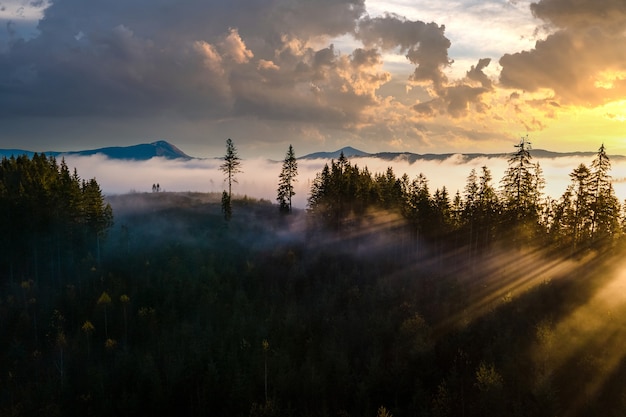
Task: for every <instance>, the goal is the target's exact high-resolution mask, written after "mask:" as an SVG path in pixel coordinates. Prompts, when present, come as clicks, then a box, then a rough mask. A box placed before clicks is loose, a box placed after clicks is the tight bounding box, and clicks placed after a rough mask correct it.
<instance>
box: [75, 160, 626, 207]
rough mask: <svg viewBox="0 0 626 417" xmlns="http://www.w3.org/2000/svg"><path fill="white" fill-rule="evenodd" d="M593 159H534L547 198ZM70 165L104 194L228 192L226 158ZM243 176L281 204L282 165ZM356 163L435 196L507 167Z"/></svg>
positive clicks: (299, 203) (312, 166)
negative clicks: (420, 180)
mask: <svg viewBox="0 0 626 417" xmlns="http://www.w3.org/2000/svg"><path fill="white" fill-rule="evenodd" d="M591 160H592V158H588V157H582V156H576V157H560V158H553V159H547V158H534V159H533V162H538V163H539V164H540V166H541V168H542V170H543V174H544V178H545V180H546V188H545V190H544V193H545V194H546V195H549V196H551V197H553V198H557V199H558V198H559V197H560V196H561V195H562V194H563V192H564V191H565V189H566V188H567V186H568V184H569V183H570V177H569V174H570V173H571V172H572V171H573V170H574V169H575V168H576V167H577V166H578V165H579V164H581V163H583V164H585V165H587V166H590V165H591ZM65 161H66V163H67V165H68V166H69V167H70V169H72V168H74V167H75V168H76V169H77V170H78V174H79V176H80V177H81V178H84V179H89V178H94V177H95V178H96V179H97V181H98V183H99V184H100V186H101V187H102V191H103V192H104V194H107V195H113V194H125V193H129V192H152V185H153V184H159V186H160V190H161V191H170V192H176V191H198V192H221V191H222V190H224V189H226V187H227V184H226V182H225V176H224V174H223V173H222V172H221V171H220V169H219V166H220V164H221V163H222V162H223V161H222V160H221V159H193V160H168V159H164V158H153V159H151V160H149V161H127V160H112V159H108V158H106V157H104V156H102V155H94V156H87V157H84V156H66V157H65ZM241 162H242V164H241V168H242V170H243V172H242V173H240V174H237V176H236V179H237V183H236V184H233V193H235V194H237V195H246V196H249V197H254V198H258V199H265V200H270V201H272V202H275V201H276V188H277V185H278V175H279V174H280V171H281V168H282V161H279V162H275V161H268V160H266V159H261V158H259V159H246V160H242V161H241ZM329 162H330V161H329V160H323V159H316V160H299V161H298V177H297V182H296V183H295V184H294V186H295V192H296V195H295V197H294V201H293V204H294V206H295V207H299V208H305V207H306V200H307V197H308V195H309V190H310V187H311V182H312V181H313V180H314V179H315V176H316V174H317V173H319V172H320V171H321V170H322V168H323V167H324V164H326V163H329ZM350 162H351V163H352V164H356V165H357V166H358V167H359V168H365V167H367V168H368V169H369V171H370V172H371V173H372V174H375V173H383V172H385V171H386V170H387V168H388V167H392V168H393V170H394V172H395V174H396V176H397V177H401V176H402V175H403V174H405V173H406V174H407V175H408V176H409V178H411V179H413V178H415V177H416V176H417V175H419V174H420V173H422V174H424V175H425V176H426V178H427V179H428V183H429V188H430V191H431V193H434V191H435V190H436V189H441V188H443V187H446V188H447V190H448V192H449V194H450V195H451V196H452V195H454V194H455V193H456V191H457V190H459V191H460V192H461V194H463V189H464V187H465V184H466V181H467V177H468V175H469V173H470V171H471V170H472V169H476V171H477V173H479V174H480V170H481V168H482V167H483V166H487V167H488V168H489V170H490V171H491V174H492V176H493V182H492V183H493V185H494V186H495V187H496V188H498V187H499V185H500V180H501V179H502V177H503V176H504V172H505V171H506V169H507V166H508V163H507V160H506V159H502V158H486V157H485V158H476V159H471V160H467V159H466V158H464V157H463V156H461V155H453V156H451V157H450V158H448V159H446V160H444V161H417V162H415V163H413V164H410V163H408V162H407V161H404V160H394V161H387V160H383V159H379V158H354V159H351V160H350ZM611 163H612V170H611V172H610V174H611V176H612V178H613V187H614V188H615V192H616V194H617V196H618V198H619V199H620V201H624V199H625V198H626V161H622V160H619V161H614V160H612V161H611Z"/></svg>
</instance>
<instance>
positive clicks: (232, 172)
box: [220, 138, 243, 198]
mask: <svg viewBox="0 0 626 417" xmlns="http://www.w3.org/2000/svg"><path fill="white" fill-rule="evenodd" d="M220 169H221V170H222V172H223V173H224V175H226V181H228V197H229V198H232V196H233V183H236V182H237V178H236V177H235V176H236V175H237V174H239V173H241V172H243V171H242V170H241V158H239V155H238V154H237V148H236V147H235V144H234V143H233V141H232V139H230V138H228V139H226V154H225V155H224V162H223V163H222V165H220Z"/></svg>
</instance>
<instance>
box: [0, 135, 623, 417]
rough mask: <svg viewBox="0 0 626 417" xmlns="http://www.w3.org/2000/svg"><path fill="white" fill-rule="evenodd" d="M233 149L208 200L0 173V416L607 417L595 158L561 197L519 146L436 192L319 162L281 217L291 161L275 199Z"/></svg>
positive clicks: (610, 229) (611, 360)
mask: <svg viewBox="0 0 626 417" xmlns="http://www.w3.org/2000/svg"><path fill="white" fill-rule="evenodd" d="M232 145H233V144H232V142H230V143H229V144H228V146H229V147H228V148H227V154H226V157H225V158H224V165H222V167H221V169H222V171H223V172H224V174H225V176H227V180H228V182H227V183H228V185H227V187H228V192H227V191H224V193H222V194H218V193H194V192H187V193H169V192H152V193H129V194H123V195H111V196H105V195H103V192H102V190H101V189H100V186H99V184H98V182H97V181H96V179H90V180H85V179H82V178H81V177H80V176H79V173H78V172H76V170H74V171H73V172H72V171H71V170H70V169H69V167H68V166H67V165H66V164H65V162H64V161H61V162H58V161H57V160H55V159H54V158H50V157H46V156H43V155H37V154H35V155H34V156H33V157H32V158H28V157H26V156H18V157H12V158H8V159H7V158H5V159H3V160H2V161H1V162H0V210H1V211H2V216H0V230H1V233H2V239H1V241H0V244H1V245H2V250H1V251H0V341H1V344H0V387H1V388H2V389H1V390H0V416H32V415H45V416H81V417H82V416H111V415H116V416H117V415H119V416H136V415H177V416H200V415H218V416H250V417H260V416H311V417H312V416H338V417H348V416H353V417H356V416H363V417H367V416H371V417H390V416H395V417H402V416H424V417H426V416H433V417H443V416H463V417H465V416H467V417H470V416H597V415H606V416H619V415H625V414H626V390H625V388H624V386H623V382H622V381H624V380H625V378H626V360H625V353H624V350H623V346H624V342H626V319H624V317H626V316H625V315H624V314H623V313H624V312H625V311H624V310H625V308H626V291H625V290H626V275H624V272H623V270H625V269H624V265H623V263H624V256H623V255H624V251H625V250H626V249H625V246H624V236H625V233H624V232H625V230H626V221H625V220H624V217H625V216H624V210H623V209H624V205H623V204H621V203H620V202H619V200H618V198H617V197H616V195H615V193H614V190H613V186H612V179H611V176H610V169H611V165H610V158H609V157H608V156H607V153H606V150H605V148H604V146H601V147H600V149H599V150H598V152H597V154H596V155H595V157H594V158H593V159H592V160H591V161H589V165H588V166H587V165H585V164H581V165H579V166H578V167H574V168H573V170H572V172H571V174H570V180H571V182H570V185H569V186H568V188H567V189H566V190H565V191H564V193H563V195H562V196H561V197H560V198H559V199H554V198H551V197H548V196H545V195H544V194H543V188H544V185H545V180H544V179H543V175H542V171H541V167H540V166H539V164H537V163H535V162H534V161H533V159H532V156H531V153H530V150H529V146H528V144H527V142H526V141H525V140H524V139H522V140H521V141H520V143H519V144H518V145H516V146H515V151H514V152H512V153H511V155H510V159H509V163H508V169H507V170H506V172H505V173H504V177H503V178H502V179H501V180H500V181H499V183H496V181H495V180H494V179H493V175H492V173H491V172H490V170H489V168H488V167H483V168H482V169H481V170H480V172H476V171H475V170H472V171H471V172H470V173H469V175H468V177H467V181H466V186H465V188H464V189H463V190H458V191H456V192H454V193H450V192H449V191H448V190H447V189H446V188H442V189H437V190H434V191H431V190H430V189H429V186H428V179H427V178H426V177H425V176H424V175H419V176H417V177H416V178H413V179H411V178H408V177H407V176H406V175H397V174H396V173H395V172H394V171H393V169H391V168H389V169H388V170H387V171H386V172H383V173H370V172H369V170H368V169H367V167H363V168H360V167H358V166H357V165H356V164H353V163H352V162H350V161H349V160H348V159H347V158H345V157H344V156H343V155H341V157H339V158H338V160H336V161H335V160H333V161H331V162H330V163H329V164H327V165H326V166H324V168H323V169H322V170H321V172H319V173H318V174H317V177H316V178H315V180H314V181H313V182H312V184H311V189H310V194H309V196H308V206H307V208H306V209H296V208H292V207H291V197H292V196H293V188H292V186H291V185H292V182H293V181H295V180H296V176H297V164H296V162H295V156H294V151H293V149H292V147H290V148H289V151H288V152H287V156H286V158H285V163H284V165H283V170H282V171H281V172H280V173H279V172H277V184H278V189H277V198H276V201H277V204H275V203H273V202H272V201H270V200H255V199H250V198H248V197H246V196H241V195H237V194H236V178H235V176H236V174H237V173H238V172H241V171H240V170H242V169H245V161H240V160H239V159H238V157H237V154H236V149H235V148H234V147H232ZM153 191H154V190H153ZM233 191H234V193H233Z"/></svg>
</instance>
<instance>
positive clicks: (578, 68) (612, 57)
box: [500, 0, 626, 107]
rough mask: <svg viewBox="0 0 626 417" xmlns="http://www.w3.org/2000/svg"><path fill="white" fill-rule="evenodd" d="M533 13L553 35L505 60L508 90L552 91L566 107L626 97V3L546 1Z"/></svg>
mask: <svg viewBox="0 0 626 417" xmlns="http://www.w3.org/2000/svg"><path fill="white" fill-rule="evenodd" d="M531 10H532V12H533V14H534V15H535V16H536V17H537V18H539V19H542V20H543V21H544V22H545V23H546V24H548V25H551V26H552V28H553V33H551V34H550V35H549V36H547V37H546V38H545V39H543V40H539V41H537V43H536V45H535V47H534V48H533V49H531V50H527V51H522V52H517V53H513V54H505V55H504V56H502V57H501V58H500V65H501V66H502V71H501V74H500V82H501V84H502V85H503V86H505V87H509V88H515V89H521V90H525V91H529V92H537V91H540V90H541V89H549V90H550V91H551V92H552V93H553V94H554V100H556V101H558V102H559V103H560V104H563V105H577V106H587V107H595V106H599V105H603V104H605V103H607V102H610V101H613V100H616V99H619V98H621V97H623V96H624V94H626V72H625V71H626V53H625V52H624V50H623V48H622V46H621V45H623V44H624V42H625V41H626V5H625V3H624V2H622V1H619V0H607V1H602V2H597V1H595V0H576V1H574V0H540V1H538V2H537V3H533V4H532V5H531Z"/></svg>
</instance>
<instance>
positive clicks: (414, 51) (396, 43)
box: [355, 14, 452, 87]
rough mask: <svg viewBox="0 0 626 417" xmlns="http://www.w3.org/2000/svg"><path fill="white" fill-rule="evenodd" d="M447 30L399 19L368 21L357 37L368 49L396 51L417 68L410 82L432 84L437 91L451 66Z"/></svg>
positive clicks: (395, 17)
mask: <svg viewBox="0 0 626 417" xmlns="http://www.w3.org/2000/svg"><path fill="white" fill-rule="evenodd" d="M445 29H446V28H445V26H443V25H441V26H440V25H438V24H436V23H424V22H421V21H419V20H418V21H410V20H406V19H404V18H401V17H400V16H396V15H391V14H386V15H385V16H383V17H376V18H369V17H366V18H364V19H362V20H361V21H360V22H359V25H358V29H357V31H356V33H355V36H356V38H357V39H359V40H362V41H363V43H364V44H365V45H366V46H377V47H379V48H381V49H382V50H385V51H389V50H394V49H397V50H398V51H399V52H400V53H402V54H406V57H407V59H408V60H409V61H410V62H411V63H412V64H414V65H416V68H415V71H414V72H413V74H412V75H411V77H410V79H411V81H414V82H418V83H419V82H432V83H434V85H435V86H436V87H438V86H440V85H442V84H443V83H445V82H446V80H447V78H446V76H445V75H444V73H443V69H444V68H445V67H447V66H449V65H450V64H451V63H452V60H450V58H449V57H448V49H449V48H450V45H451V43H450V40H449V39H448V38H446V37H445V35H444V32H445Z"/></svg>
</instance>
